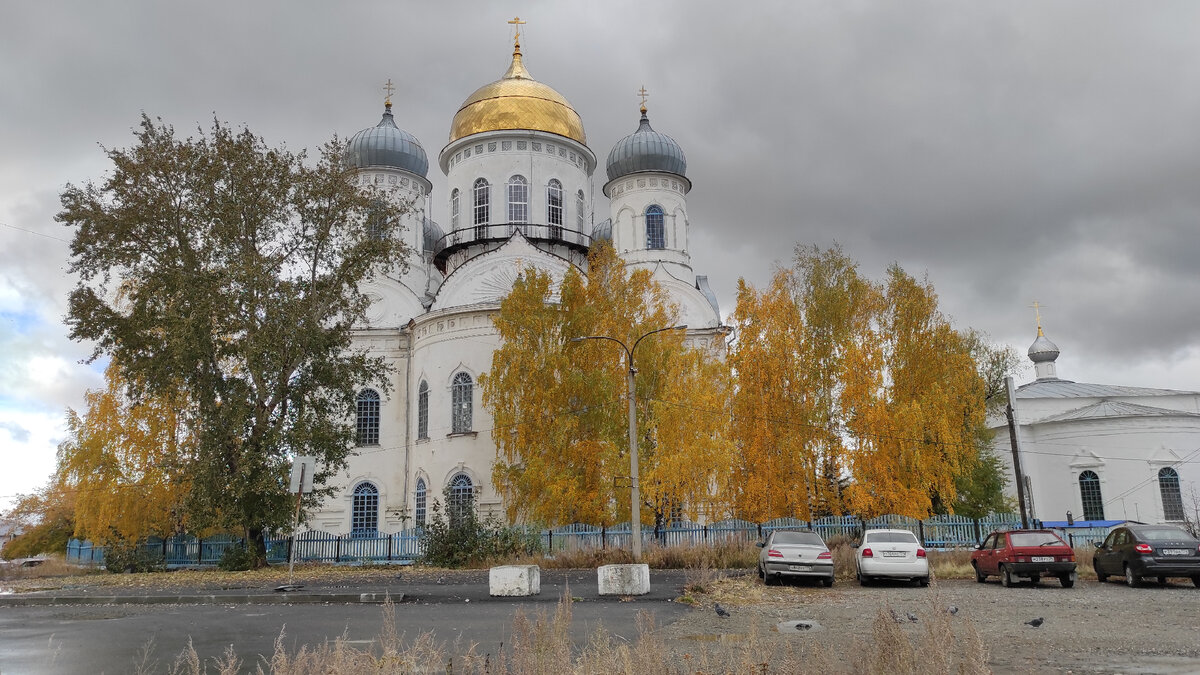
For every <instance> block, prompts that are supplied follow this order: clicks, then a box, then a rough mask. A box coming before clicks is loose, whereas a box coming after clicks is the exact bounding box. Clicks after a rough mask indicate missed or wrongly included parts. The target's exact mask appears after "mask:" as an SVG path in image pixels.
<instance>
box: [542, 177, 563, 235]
mask: <svg viewBox="0 0 1200 675" xmlns="http://www.w3.org/2000/svg"><path fill="white" fill-rule="evenodd" d="M546 222H547V223H548V224H549V225H550V237H551V238H552V239H560V238H562V224H563V190H562V183H560V182H558V179H557V178H551V179H550V182H549V183H548V184H547V185H546Z"/></svg>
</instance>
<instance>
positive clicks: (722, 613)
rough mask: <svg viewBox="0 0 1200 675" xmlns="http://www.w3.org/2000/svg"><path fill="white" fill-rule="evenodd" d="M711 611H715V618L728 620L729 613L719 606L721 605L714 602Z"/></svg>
mask: <svg viewBox="0 0 1200 675" xmlns="http://www.w3.org/2000/svg"><path fill="white" fill-rule="evenodd" d="M713 609H715V610H717V616H719V617H721V618H722V619H728V618H729V612H727V611H725V608H724V607H722V606H721V603H719V602H714V603H713Z"/></svg>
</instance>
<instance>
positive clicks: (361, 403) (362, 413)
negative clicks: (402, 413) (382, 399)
mask: <svg viewBox="0 0 1200 675" xmlns="http://www.w3.org/2000/svg"><path fill="white" fill-rule="evenodd" d="M355 413H356V414H355V425H354V426H355V438H354V440H355V443H356V444H358V445H379V393H378V392H376V391H375V390H374V389H363V390H362V391H360V392H358V400H357V401H356V404H355Z"/></svg>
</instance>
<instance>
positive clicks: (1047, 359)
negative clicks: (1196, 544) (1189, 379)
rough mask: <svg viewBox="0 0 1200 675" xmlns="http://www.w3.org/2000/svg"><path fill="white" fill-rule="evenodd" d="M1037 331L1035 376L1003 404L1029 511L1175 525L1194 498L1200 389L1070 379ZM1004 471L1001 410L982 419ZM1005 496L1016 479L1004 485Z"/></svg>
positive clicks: (1049, 517)
mask: <svg viewBox="0 0 1200 675" xmlns="http://www.w3.org/2000/svg"><path fill="white" fill-rule="evenodd" d="M1058 355H1059V351H1058V347H1057V346H1056V345H1055V344H1054V343H1053V342H1051V341H1050V339H1049V338H1047V337H1046V336H1045V334H1044V333H1043V332H1042V328H1041V325H1040V322H1039V325H1038V334H1037V339H1036V340H1034V342H1033V344H1032V345H1031V346H1030V347H1029V359H1030V360H1031V361H1033V364H1034V370H1035V378H1036V379H1034V381H1033V382H1029V383H1027V384H1023V385H1021V386H1020V387H1018V388H1017V390H1016V394H1017V395H1016V400H1015V401H1013V411H1014V418H1015V420H1016V428H1017V439H1018V443H1019V448H1020V461H1021V466H1022V469H1023V471H1024V473H1025V477H1026V480H1025V483H1026V489H1025V493H1026V505H1027V507H1028V508H1029V515H1030V518H1037V519H1039V520H1043V521H1065V520H1067V519H1068V518H1067V513H1068V512H1070V514H1071V518H1072V519H1073V520H1075V521H1076V523H1079V521H1119V520H1136V521H1142V522H1146V523H1167V522H1182V521H1183V520H1184V519H1185V518H1186V519H1194V518H1195V517H1196V509H1197V500H1200V492H1198V490H1200V468H1198V467H1200V392H1195V391H1175V390H1171V389H1149V388H1144V387H1124V386H1119V385H1110V384H1091V383H1086V382H1072V381H1071V380H1064V379H1061V378H1059V377H1058V372H1057V369H1056V366H1055V361H1056V360H1057V359H1058ZM989 426H990V427H992V428H993V429H995V431H996V436H995V441H994V444H995V445H994V448H995V451H996V453H997V455H998V456H999V457H1001V458H1003V459H1004V461H1005V466H1007V467H1008V472H1009V473H1008V475H1009V476H1010V477H1011V476H1013V475H1014V474H1013V472H1012V449H1011V445H1010V440H1009V430H1008V425H1007V420H1006V419H1005V417H1004V415H1003V414H1001V415H999V417H998V418H996V419H992V420H990V421H989ZM1009 492H1010V495H1011V496H1012V497H1013V498H1014V501H1015V494H1016V486H1015V485H1013V484H1012V483H1011V482H1010V485H1009Z"/></svg>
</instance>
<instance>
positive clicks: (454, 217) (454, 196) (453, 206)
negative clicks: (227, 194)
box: [450, 188, 458, 230]
mask: <svg viewBox="0 0 1200 675" xmlns="http://www.w3.org/2000/svg"><path fill="white" fill-rule="evenodd" d="M450 229H451V230H457V229H458V188H454V191H453V192H451V193H450Z"/></svg>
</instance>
